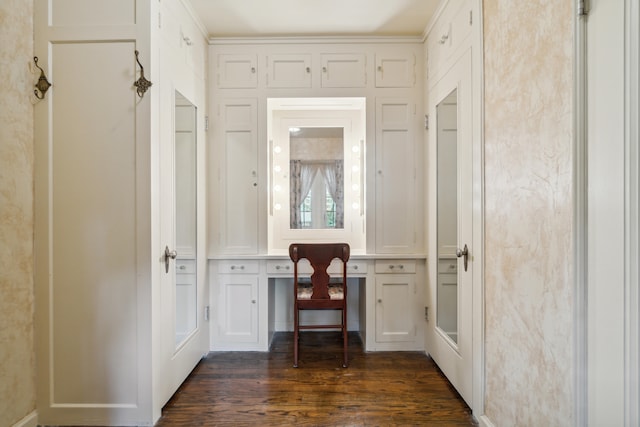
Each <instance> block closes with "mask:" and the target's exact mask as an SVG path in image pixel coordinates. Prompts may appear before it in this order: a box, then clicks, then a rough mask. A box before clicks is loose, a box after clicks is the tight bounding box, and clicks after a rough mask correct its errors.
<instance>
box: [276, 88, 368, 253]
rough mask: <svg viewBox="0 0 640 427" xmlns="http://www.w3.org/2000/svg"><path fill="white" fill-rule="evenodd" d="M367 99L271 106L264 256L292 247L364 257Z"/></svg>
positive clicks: (309, 100)
mask: <svg viewBox="0 0 640 427" xmlns="http://www.w3.org/2000/svg"><path fill="white" fill-rule="evenodd" d="M365 107H366V99H365V98H269V99H268V100H267V133H268V135H269V140H268V146H267V153H268V165H267V170H268V177H269V192H268V198H269V202H268V205H269V212H268V236H267V239H268V251H269V254H286V253H288V252H287V251H288V248H289V244H291V243H293V242H300V243H304V242H318V243H321V242H336V241H341V242H347V243H349V245H350V246H351V252H352V253H357V252H358V251H361V252H364V251H365V250H366V244H365V237H366V229H367V227H366V224H365V206H366V203H365V182H366V180H365V176H366V175H365V174H366V171H365V164H366V152H365V151H366V150H365V147H366V140H365V135H366V108H365Z"/></svg>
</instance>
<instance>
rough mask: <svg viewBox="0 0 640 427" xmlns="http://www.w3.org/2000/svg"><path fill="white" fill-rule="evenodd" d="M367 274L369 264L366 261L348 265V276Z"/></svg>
mask: <svg viewBox="0 0 640 427" xmlns="http://www.w3.org/2000/svg"><path fill="white" fill-rule="evenodd" d="M366 273H367V263H366V262H364V261H349V262H348V263H347V275H351V274H356V275H360V274H366Z"/></svg>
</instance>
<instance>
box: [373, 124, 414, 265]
mask: <svg viewBox="0 0 640 427" xmlns="http://www.w3.org/2000/svg"><path fill="white" fill-rule="evenodd" d="M379 138H380V140H379V141H378V153H377V154H378V160H377V190H378V193H377V198H376V221H377V227H376V239H377V246H378V247H377V250H378V252H379V253H389V252H403V251H406V252H408V251H409V250H410V249H409V248H411V247H412V245H413V243H414V236H413V233H414V228H415V224H414V210H413V209H412V208H411V207H412V205H413V202H414V200H415V194H414V189H413V188H414V187H413V186H414V167H413V161H414V159H413V157H414V156H413V144H412V141H411V138H410V132H409V130H408V129H404V130H382V131H381V132H380V133H379Z"/></svg>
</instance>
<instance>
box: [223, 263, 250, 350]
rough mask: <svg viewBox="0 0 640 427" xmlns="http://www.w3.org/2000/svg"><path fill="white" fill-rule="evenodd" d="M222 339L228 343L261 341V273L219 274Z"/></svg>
mask: <svg viewBox="0 0 640 427" xmlns="http://www.w3.org/2000/svg"><path fill="white" fill-rule="evenodd" d="M219 285H220V288H219V294H218V296H219V299H218V310H217V312H218V327H219V338H220V339H221V340H223V341H224V342H227V343H257V342H258V338H259V337H258V276H257V275H240V274H230V275H220V276H219Z"/></svg>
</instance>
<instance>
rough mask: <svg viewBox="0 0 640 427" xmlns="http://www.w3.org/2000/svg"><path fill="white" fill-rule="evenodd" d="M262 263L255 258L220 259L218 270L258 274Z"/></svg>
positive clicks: (221, 271)
mask: <svg viewBox="0 0 640 427" xmlns="http://www.w3.org/2000/svg"><path fill="white" fill-rule="evenodd" d="M259 271H260V265H259V262H258V261H255V260H250V261H246V260H236V261H220V262H219V263H218V272H219V273H225V274H247V273H249V274H258V272H259Z"/></svg>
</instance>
